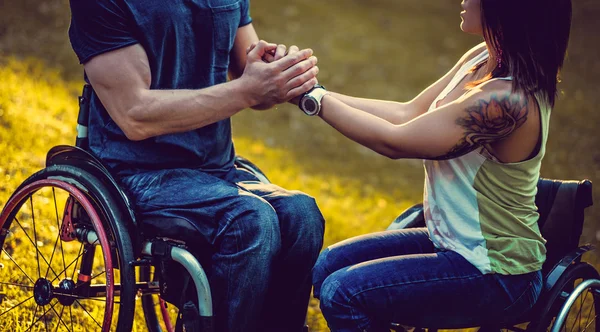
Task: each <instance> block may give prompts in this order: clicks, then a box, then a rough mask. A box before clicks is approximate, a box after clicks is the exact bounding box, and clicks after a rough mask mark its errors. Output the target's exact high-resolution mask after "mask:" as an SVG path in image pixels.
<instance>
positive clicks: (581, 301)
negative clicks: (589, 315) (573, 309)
mask: <svg viewBox="0 0 600 332" xmlns="http://www.w3.org/2000/svg"><path fill="white" fill-rule="evenodd" d="M588 294H589V292H585V297H583V296H581V295H580V296H579V312H578V313H577V316H575V320H574V321H573V325H572V326H571V331H573V328H575V324H576V323H577V326H578V328H579V330H578V331H581V312H582V310H583V304H584V303H585V299H587V295H588ZM565 325H567V323H566V322H565Z"/></svg>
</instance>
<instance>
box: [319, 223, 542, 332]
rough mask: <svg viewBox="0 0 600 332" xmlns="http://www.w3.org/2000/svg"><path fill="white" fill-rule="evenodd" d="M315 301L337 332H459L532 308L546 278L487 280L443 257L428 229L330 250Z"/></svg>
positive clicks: (449, 254)
mask: <svg viewBox="0 0 600 332" xmlns="http://www.w3.org/2000/svg"><path fill="white" fill-rule="evenodd" d="M313 283H314V286H315V289H314V295H315V297H317V298H319V299H320V300H321V310H322V311H323V315H324V316H325V319H326V320H327V323H328V324H329V327H330V328H331V330H332V331H334V332H337V331H344V332H345V331H386V332H387V331H389V328H388V327H389V323H391V322H396V323H401V324H405V325H408V326H421V327H430V328H459V327H467V326H472V327H475V326H480V325H483V324H486V325H487V324H494V323H496V324H497V323H500V322H502V321H504V320H509V319H511V318H515V317H517V316H519V315H520V314H522V313H523V312H525V311H526V310H527V309H529V308H531V307H532V306H533V304H534V303H535V302H536V300H537V298H538V297H539V294H540V291H541V287H542V274H541V272H540V271H537V272H532V273H528V274H523V275H500V274H482V273H481V272H480V271H479V270H478V269H477V268H475V267H474V266H473V265H472V264H470V263H469V262H468V261H467V260H466V259H464V258H463V257H462V256H460V255H459V254H457V253H455V252H453V251H438V250H435V249H434V246H433V244H432V242H431V240H430V239H429V236H428V233H427V229H426V228H416V229H402V230H393V231H385V232H379V233H373V234H368V235H364V236H359V237H356V238H352V239H349V240H346V241H343V242H340V243H338V244H335V245H333V246H331V247H329V248H327V249H325V250H324V251H323V252H322V253H321V255H320V256H319V259H318V260H317V263H316V265H315V268H314V269H313Z"/></svg>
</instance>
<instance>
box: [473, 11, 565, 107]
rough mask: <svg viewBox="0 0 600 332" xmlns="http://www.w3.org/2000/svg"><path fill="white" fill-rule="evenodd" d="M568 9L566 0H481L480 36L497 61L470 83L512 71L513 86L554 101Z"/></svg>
mask: <svg viewBox="0 0 600 332" xmlns="http://www.w3.org/2000/svg"><path fill="white" fill-rule="evenodd" d="M571 12H572V8H571V0H481V24H482V27H483V37H484V39H485V40H486V42H487V43H488V45H490V47H491V49H490V52H495V53H496V55H498V54H499V53H500V52H501V54H502V65H501V66H496V69H494V71H493V72H492V73H491V74H490V75H488V76H487V77H485V78H483V79H482V80H481V81H479V82H476V83H477V84H479V83H482V82H484V81H487V80H489V79H491V78H494V77H505V76H512V77H513V78H514V80H513V82H514V85H513V89H514V91H522V92H524V93H526V94H528V95H532V96H533V95H535V94H537V93H541V94H542V95H543V96H545V97H546V98H547V101H548V103H549V104H550V105H551V106H554V101H555V100H556V96H557V88H556V84H557V82H558V81H559V77H558V75H559V72H560V69H561V68H562V66H563V62H564V59H565V55H566V51H567V45H568V43H569V33H570V30H571ZM500 50H501V51H500Z"/></svg>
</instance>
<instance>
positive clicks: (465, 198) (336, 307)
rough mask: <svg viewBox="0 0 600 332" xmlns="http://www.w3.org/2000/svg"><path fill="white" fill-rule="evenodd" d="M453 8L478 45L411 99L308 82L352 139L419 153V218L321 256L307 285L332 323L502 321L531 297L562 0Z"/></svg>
mask: <svg viewBox="0 0 600 332" xmlns="http://www.w3.org/2000/svg"><path fill="white" fill-rule="evenodd" d="M461 5H462V9H463V10H462V12H461V14H460V16H461V18H462V23H461V29H462V30H463V31H464V32H466V33H470V34H476V35H480V36H482V37H483V39H484V43H482V44H480V45H478V46H476V47H474V48H473V49H471V50H470V51H468V52H467V53H466V54H465V55H464V56H463V57H462V58H461V59H460V60H459V61H458V63H457V64H456V65H455V66H454V68H453V69H452V70H450V71H449V72H448V73H447V74H446V75H444V76H443V77H442V78H441V79H439V80H438V81H437V82H436V83H434V84H433V85H431V86H430V87H429V88H427V89H426V90H425V91H423V92H422V93H421V94H419V95H418V96H417V97H416V98H415V99H413V100H412V101H410V102H407V103H395V102H387V101H378V100H366V99H359V98H354V97H349V96H344V95H341V94H338V93H333V92H326V91H325V90H324V88H321V87H318V86H317V87H316V88H315V90H313V91H316V90H320V91H318V92H319V93H315V92H311V93H310V94H312V96H313V97H314V100H316V101H318V102H320V105H318V106H320V107H319V108H318V109H317V113H318V114H319V116H320V117H321V118H322V119H323V120H324V121H325V122H327V123H328V124H330V125H331V126H332V127H334V128H335V129H337V130H338V131H339V132H340V133H342V134H343V135H345V136H347V137H348V138H350V139H352V140H354V141H356V142H357V143H359V144H362V145H364V146H366V147H368V148H370V149H372V150H374V151H376V152H378V153H380V154H382V155H384V156H387V157H389V158H392V159H400V158H418V159H424V160H425V161H424V166H425V193H424V216H425V221H426V226H427V227H426V228H410V229H401V230H388V231H385V232H379V233H373V234H368V235H363V236H359V237H356V238H352V239H348V240H346V241H343V242H341V243H338V244H335V245H333V246H331V247H329V248H327V249H326V250H324V251H323V252H322V253H321V255H320V257H319V259H318V261H317V264H316V266H315V268H314V269H313V283H314V287H315V288H314V295H315V297H317V298H319V299H320V300H321V308H322V311H323V315H324V316H325V318H326V319H327V322H328V324H329V326H330V328H331V330H332V331H389V327H390V322H398V323H401V324H406V325H410V326H427V327H440V328H441V327H443V328H459V327H469V326H481V325H484V324H490V323H491V322H493V323H501V322H505V321H510V320H511V319H514V318H515V317H517V316H518V315H519V314H522V313H523V312H526V311H527V310H529V309H530V308H531V307H532V306H533V305H534V303H535V302H536V300H537V299H538V297H539V294H540V291H541V288H542V273H541V269H542V265H543V263H544V261H545V258H546V248H545V239H544V238H543V237H542V235H541V233H540V229H539V227H538V223H537V221H538V216H539V215H538V212H537V208H536V204H535V196H536V185H537V183H538V179H539V175H540V165H541V162H542V158H543V157H544V154H545V152H546V141H547V137H548V126H549V119H550V113H551V109H552V107H553V105H554V102H555V96H556V92H557V86H556V84H557V75H558V73H559V70H560V68H561V67H562V64H563V60H564V57H565V52H566V49H567V44H568V37H569V33H570V21H571V1H570V0H544V1H541V0H527V1H523V0H464V1H463V2H462V4H461ZM303 106H304V105H301V108H303ZM304 108H305V106H304ZM304 108H303V110H304V111H305V112H306V109H304ZM319 111H320V112H319ZM307 113H310V112H307Z"/></svg>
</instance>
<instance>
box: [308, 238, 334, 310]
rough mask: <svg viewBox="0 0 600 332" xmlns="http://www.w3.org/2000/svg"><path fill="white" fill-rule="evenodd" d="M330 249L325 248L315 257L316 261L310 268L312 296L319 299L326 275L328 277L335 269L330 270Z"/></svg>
mask: <svg viewBox="0 0 600 332" xmlns="http://www.w3.org/2000/svg"><path fill="white" fill-rule="evenodd" d="M330 253H331V250H330V249H329V248H325V250H323V251H322V252H321V254H320V255H319V258H317V262H316V263H315V266H314V267H313V270H312V281H313V286H314V290H313V293H314V297H316V298H318V299H321V294H322V292H321V290H322V288H323V284H324V282H325V280H326V279H327V277H329V276H330V275H331V274H332V273H333V272H335V269H333V270H332V266H331V264H330V259H329V255H330Z"/></svg>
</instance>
